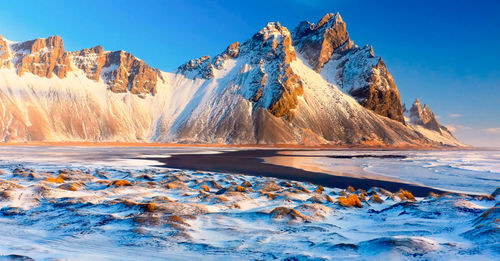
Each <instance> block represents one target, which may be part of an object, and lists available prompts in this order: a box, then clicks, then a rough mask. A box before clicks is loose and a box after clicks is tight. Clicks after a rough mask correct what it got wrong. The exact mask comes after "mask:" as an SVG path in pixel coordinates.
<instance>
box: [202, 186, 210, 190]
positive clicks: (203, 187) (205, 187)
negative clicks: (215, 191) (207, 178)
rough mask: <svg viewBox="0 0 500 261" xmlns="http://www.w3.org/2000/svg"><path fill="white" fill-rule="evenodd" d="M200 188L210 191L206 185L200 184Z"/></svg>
mask: <svg viewBox="0 0 500 261" xmlns="http://www.w3.org/2000/svg"><path fill="white" fill-rule="evenodd" d="M201 189H202V190H203V191H206V192H210V188H209V187H208V186H207V185H202V186H201Z"/></svg>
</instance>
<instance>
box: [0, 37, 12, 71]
mask: <svg viewBox="0 0 500 261" xmlns="http://www.w3.org/2000/svg"><path fill="white" fill-rule="evenodd" d="M9 56H10V54H9V45H8V44H7V41H5V39H4V38H3V37H2V36H1V35H0V69H1V68H3V67H10V62H9V61H8V58H9Z"/></svg>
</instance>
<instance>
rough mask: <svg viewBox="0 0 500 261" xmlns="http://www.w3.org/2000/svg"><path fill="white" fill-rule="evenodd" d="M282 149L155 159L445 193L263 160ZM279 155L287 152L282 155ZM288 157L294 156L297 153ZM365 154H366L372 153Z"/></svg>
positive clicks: (181, 165) (329, 183) (331, 183)
mask: <svg viewBox="0 0 500 261" xmlns="http://www.w3.org/2000/svg"><path fill="white" fill-rule="evenodd" d="M280 151H281V150H258V149H257V150H240V151H231V152H223V153H220V154H182V155H171V156H170V157H169V158H154V160H157V161H159V162H162V163H164V164H165V166H166V167H169V168H176V169H189V170H199V171H213V172H222V173H238V174H245V175H252V176H265V177H275V178H279V179H289V180H295V181H306V182H311V183H313V184H317V185H322V186H325V187H333V188H347V186H353V187H354V188H355V189H364V190H368V189H370V188H372V187H380V188H384V189H386V190H389V191H392V192H396V191H398V190H399V189H405V190H408V191H410V192H412V193H413V194H414V195H415V196H417V197H425V196H427V195H429V193H430V192H434V193H443V192H445V191H443V190H439V189H435V188H430V187H425V186H420V185H414V184H408V183H403V182H393V181H385V180H377V179H368V178H354V177H345V176H334V175H331V174H325V173H321V172H311V171H306V170H302V169H297V168H292V167H286V166H279V165H273V164H269V163H265V162H264V160H263V159H261V158H262V157H272V156H277V155H278V152H280ZM279 156H287V155H284V154H280V155H279ZM288 156H290V157H294V156H296V155H288ZM363 156H365V157H366V156H371V155H363ZM349 157H352V156H349ZM388 157H389V155H388ZM390 157H394V156H390Z"/></svg>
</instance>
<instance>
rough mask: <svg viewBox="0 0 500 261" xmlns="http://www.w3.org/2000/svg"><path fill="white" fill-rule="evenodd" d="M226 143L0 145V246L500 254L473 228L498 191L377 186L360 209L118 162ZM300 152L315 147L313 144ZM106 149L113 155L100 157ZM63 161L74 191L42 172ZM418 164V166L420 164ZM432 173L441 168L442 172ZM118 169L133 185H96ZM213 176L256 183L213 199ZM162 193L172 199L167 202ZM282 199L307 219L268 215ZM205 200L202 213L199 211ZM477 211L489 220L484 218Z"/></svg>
mask: <svg viewBox="0 0 500 261" xmlns="http://www.w3.org/2000/svg"><path fill="white" fill-rule="evenodd" d="M220 150H221V149H214V148H201V149H200V148H135V147H134V148H85V147H79V148H78V147H77V148H71V147H50V148H41V147H32V146H26V147H9V148H5V147H4V148H0V169H1V170H3V172H1V174H0V175H1V178H2V180H1V182H0V186H2V188H4V187H5V186H10V185H6V184H7V183H6V182H10V183H11V184H15V186H14V187H11V188H10V189H8V190H9V193H10V194H9V195H8V196H7V198H3V199H2V201H0V213H1V214H2V215H0V240H2V242H3V243H2V244H1V245H0V255H10V254H20V255H25V256H28V257H31V258H34V259H36V260H45V259H72V260H87V259H89V258H91V259H93V260H109V259H112V260H124V259H127V260H137V259H148V260H160V259H175V260H177V259H183V260H184V259H193V258H203V259H208V260H216V259H221V258H226V259H271V258H274V259H276V258H277V259H286V258H300V259H323V258H324V259H327V260H329V259H334V260H335V259H344V258H349V259H385V260H386V259H396V260H401V259H405V260H408V259H410V260H414V259H416V260H429V259H431V260H443V259H445V260H446V259H450V258H457V259H461V260H462V259H480V260H495V259H498V254H499V253H498V248H497V245H495V244H494V243H487V244H485V243H484V242H487V241H484V240H487V238H490V239H492V238H495V237H496V236H497V235H498V231H496V232H495V230H493V232H491V233H493V234H491V235H490V236H486V239H485V236H483V237H481V238H474V237H470V236H469V234H470V231H476V229H478V228H477V227H480V228H479V229H482V228H481V227H485V226H478V225H486V223H485V222H490V220H493V222H494V220H495V218H497V219H498V216H497V214H496V212H492V213H491V214H490V215H484V214H483V213H486V211H488V210H490V209H492V208H493V207H494V206H495V205H498V201H497V200H492V201H488V200H480V199H479V198H474V197H468V196H462V195H455V194H450V195H446V196H442V197H439V198H432V197H428V198H417V201H416V202H404V201H400V200H399V199H396V200H392V199H390V197H387V196H383V195H382V196H381V198H382V199H384V202H383V203H382V204H375V203H369V202H363V207H362V208H344V207H341V206H339V205H338V204H337V203H329V202H326V201H325V202H323V203H312V202H311V201H310V198H311V197H313V196H318V195H319V194H316V193H314V192H313V193H296V192H292V191H287V187H285V186H282V185H278V187H279V191H275V192H273V193H274V194H276V195H277V197H276V198H275V199H270V198H268V197H266V196H263V195H262V194H261V193H260V192H259V190H260V189H262V184H266V183H267V182H270V183H275V184H282V182H284V180H279V179H273V178H264V177H252V176H245V175H235V174H225V173H217V172H199V171H198V172H193V171H189V170H172V169H164V168H153V167H151V165H152V164H154V163H151V162H149V161H147V160H146V161H144V162H143V164H142V165H141V164H135V163H133V164H132V165H127V164H124V165H122V163H123V162H127V161H129V159H130V158H136V156H137V155H145V156H150V157H151V156H155V155H171V154H176V153H181V154H184V153H204V152H205V151H211V152H218V151H220ZM296 153H300V154H304V153H308V154H311V155H313V156H314V155H315V153H318V151H308V152H305V151H297V152H296ZM334 153H335V152H334ZM336 153H343V154H363V153H366V152H363V151H343V152H338V151H337V152H336ZM370 153H373V151H372V152H370ZM380 153H386V152H380ZM391 153H409V154H414V155H413V156H412V158H409V159H408V160H412V161H415V160H421V161H422V162H424V161H426V159H425V157H426V153H430V154H431V155H430V156H432V157H433V158H444V157H448V158H449V159H450V161H452V158H453V157H451V156H450V155H447V152H391ZM103 155H108V157H104V156H103ZM457 155H458V153H457ZM40 156H42V157H40ZM483 156H486V157H489V156H488V154H487V153H484V152H476V155H475V156H474V157H475V158H477V159H479V158H480V157H483ZM146 158H147V157H146ZM470 158H471V159H472V158H473V157H472V156H471V157H470ZM71 159H75V162H74V163H72V162H71V161H70V160H71ZM99 159H106V160H107V161H106V162H105V161H102V162H99ZM454 159H455V160H458V159H459V158H457V157H456V156H455V158H454ZM498 160H500V159H497V162H498ZM479 162H480V161H479ZM369 163H370V164H372V162H369ZM383 164H384V166H385V168H386V170H391V169H393V168H394V167H393V166H394V165H397V164H400V163H399V160H397V159H396V160H395V159H388V160H385V161H384V162H383ZM381 166H382V164H381ZM16 168H21V169H23V170H26V171H28V172H29V170H28V169H32V170H33V171H34V173H35V175H34V176H33V177H30V176H26V175H22V174H14V170H15V169H16ZM61 169H68V171H69V173H68V174H66V176H67V178H66V179H65V183H81V184H83V187H82V188H81V189H80V190H78V191H68V190H64V189H61V188H58V186H59V185H60V184H56V183H51V182H47V181H44V179H45V177H46V176H47V175H53V176H57V175H58V173H57V171H58V170H61ZM412 173H413V175H414V176H419V175H420V173H421V172H412ZM145 177H147V179H146V178H145ZM436 178H438V179H441V178H442V176H440V175H436ZM116 179H126V180H129V181H130V182H132V183H133V186H129V187H116V188H115V187H112V186H107V185H105V184H102V183H99V182H102V181H103V180H116ZM172 180H180V181H182V182H181V183H182V184H184V185H186V186H187V187H186V188H185V189H182V188H181V189H167V188H166V186H164V185H159V184H165V183H166V182H171V181H172ZM208 180H213V181H217V182H218V183H219V184H221V185H222V186H223V187H225V188H230V187H231V186H233V188H234V185H232V184H233V182H234V183H235V184H242V183H243V182H244V181H245V182H246V181H248V182H250V183H251V184H252V188H253V190H255V192H244V193H239V192H233V193H232V194H231V193H228V192H226V193H223V194H221V195H222V196H224V197H225V201H224V200H223V201H218V200H216V199H217V196H218V195H217V194H216V193H215V192H217V191H218V190H217V189H214V188H210V192H209V193H204V192H200V186H201V183H202V182H205V181H208ZM98 181H99V182H98ZM286 182H289V183H291V184H294V185H295V184H297V186H298V185H300V186H303V187H305V188H306V189H307V190H309V191H315V190H316V188H317V186H315V185H313V184H309V183H304V182H293V181H286ZM154 184H158V185H154ZM471 184H472V185H474V184H477V183H474V182H473V183H471ZM229 190H231V189H229ZM340 192H341V189H338V188H328V187H326V188H325V190H324V191H323V193H322V195H329V196H331V197H332V198H333V200H334V201H336V200H337V198H338V197H339V193H340ZM5 195H6V194H2V197H4V196H5ZM164 196H166V197H168V198H169V199H171V200H174V201H175V202H165V201H161V198H163V197H164ZM155 199H156V201H154V200H155ZM153 201H154V202H156V203H155V204H156V206H157V209H156V210H154V211H153V212H147V211H144V210H143V208H142V207H141V206H140V204H142V203H148V202H153ZM134 202H135V203H137V204H139V205H134V204H135V203H134ZM236 206H237V207H236ZM276 207H287V208H291V209H295V210H297V211H300V212H301V213H302V214H303V215H305V216H307V217H309V218H310V220H309V222H303V221H301V220H294V219H290V218H289V217H288V216H286V215H285V216H283V217H282V218H273V217H272V215H271V214H270V212H271V211H272V210H273V209H274V208H276ZM200 209H205V210H204V211H206V213H204V214H203V213H198V212H197V211H199V210H200ZM490 212H491V211H490ZM186 214H188V215H186ZM172 215H177V216H179V217H181V219H180V221H179V222H178V223H176V222H177V221H174V222H173V223H169V222H170V221H169V220H177V219H171V217H172ZM481 216H486V219H484V218H482V219H479V217H481ZM483 219H484V220H483ZM481 220H483V221H481ZM478 222H479V223H478ZM494 224H495V223H494ZM481 231H482V230H481ZM495 233H496V234H495Z"/></svg>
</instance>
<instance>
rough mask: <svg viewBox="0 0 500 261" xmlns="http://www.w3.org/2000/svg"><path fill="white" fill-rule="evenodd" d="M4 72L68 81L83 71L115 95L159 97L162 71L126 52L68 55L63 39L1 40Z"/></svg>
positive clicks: (99, 50)
mask: <svg viewBox="0 0 500 261" xmlns="http://www.w3.org/2000/svg"><path fill="white" fill-rule="evenodd" d="M0 59H1V63H0V65H1V66H0V68H2V67H5V68H10V67H12V66H13V67H14V68H15V69H16V71H17V73H18V74H19V75H20V76H22V75H23V74H25V73H31V74H34V75H37V76H40V77H46V78H52V77H53V76H54V75H55V76H57V77H59V78H65V77H66V76H67V74H68V72H71V71H75V69H80V70H82V71H84V73H85V74H86V75H87V77H88V78H89V79H92V80H94V81H99V80H103V81H104V82H105V83H106V84H107V85H108V86H109V89H110V90H111V91H113V92H117V93H121V92H131V93H133V94H141V95H145V94H155V93H156V84H157V82H158V74H159V71H158V70H157V69H153V68H151V67H150V66H149V65H147V64H146V63H145V62H143V61H141V60H140V59H138V58H136V57H135V56H133V55H132V54H130V53H127V52H124V51H116V52H108V51H104V49H103V48H102V47H101V46H96V47H94V48H91V49H83V50H81V51H76V52H67V51H65V49H64V43H63V41H62V39H61V38H60V37H59V36H51V37H49V38H46V39H44V38H40V39H36V40H31V41H26V42H20V43H12V44H10V46H9V44H8V42H7V41H6V40H5V39H3V38H1V37H0Z"/></svg>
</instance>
